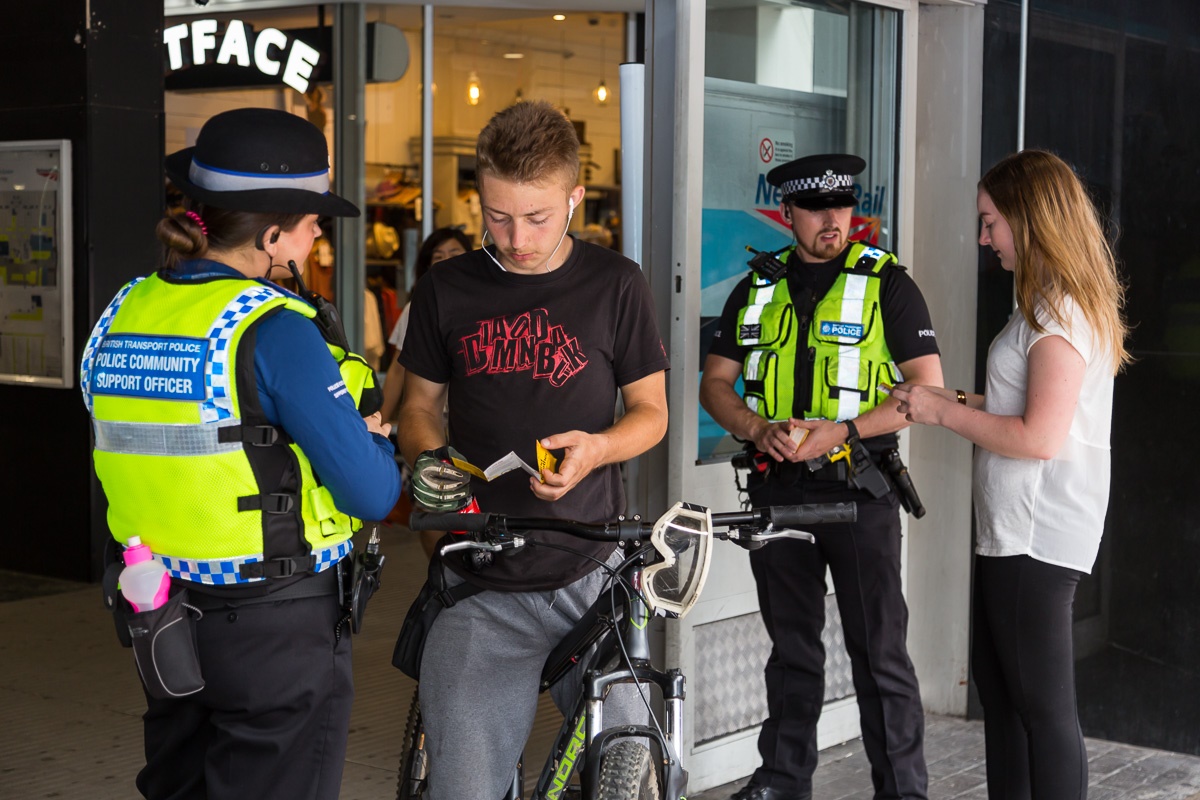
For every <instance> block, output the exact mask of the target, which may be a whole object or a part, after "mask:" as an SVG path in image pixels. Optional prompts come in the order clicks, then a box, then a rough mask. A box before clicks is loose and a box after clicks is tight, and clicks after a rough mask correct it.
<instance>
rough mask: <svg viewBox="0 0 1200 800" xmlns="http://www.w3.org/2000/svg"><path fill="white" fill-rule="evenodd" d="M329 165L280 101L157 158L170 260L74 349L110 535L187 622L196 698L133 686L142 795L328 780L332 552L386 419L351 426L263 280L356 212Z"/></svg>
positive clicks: (386, 470) (296, 324)
mask: <svg viewBox="0 0 1200 800" xmlns="http://www.w3.org/2000/svg"><path fill="white" fill-rule="evenodd" d="M328 158H329V156H328V148H327V146H326V143H325V137H324V135H323V134H322V133H321V132H320V131H319V130H317V129H316V128H315V127H314V126H313V125H312V124H310V123H309V122H308V121H306V120H304V119H302V118H300V117H296V116H294V115H292V114H288V113H286V112H283V111H276V110H268V109H257V108H244V109H238V110H234V111H229V112H225V113H222V114H218V115H217V116H215V117H213V118H212V119H210V120H209V121H208V122H207V123H205V125H204V127H203V128H202V129H201V131H200V134H199V137H198V139H197V142H196V146H195V147H190V148H187V149H185V150H182V151H180V152H178V153H175V154H173V155H171V156H169V157H168V158H167V174H168V176H169V177H170V178H171V180H172V182H173V183H174V184H175V185H176V186H177V187H178V188H179V189H180V190H181V191H182V192H183V193H184V194H186V195H187V196H188V197H189V198H190V204H189V208H188V210H187V211H186V212H184V213H173V214H170V215H168V216H167V218H165V219H164V220H162V221H161V222H160V223H159V225H158V237H159V239H160V240H161V241H162V242H163V243H164V244H165V245H166V246H167V248H168V251H167V258H166V265H165V267H164V268H163V269H162V270H160V271H159V272H157V273H155V274H153V275H150V276H148V277H144V278H136V279H134V280H132V281H130V282H129V283H128V284H126V285H125V287H124V288H122V289H121V291H120V292H118V293H117V296H116V297H115V298H114V299H113V301H112V303H111V304H110V305H109V307H108V308H107V309H106V310H105V312H104V314H103V315H102V317H101V318H100V321H99V322H98V323H97V325H96V327H95V330H94V331H93V333H92V336H91V338H90V339H89V341H88V345H87V349H86V350H85V352H84V357H83V363H82V367H81V385H82V388H83V395H84V400H85V402H86V403H87V406H88V409H89V411H90V412H91V415H92V424H93V430H94V435H95V466H96V473H97V475H98V476H99V478H100V481H101V483H102V484H103V486H104V492H105V494H106V495H107V497H108V503H109V509H108V523H109V527H110V529H111V530H112V534H113V537H114V538H115V539H116V540H117V541H118V542H121V543H124V542H126V541H127V540H128V539H129V537H131V536H139V537H141V540H142V542H143V543H144V544H148V545H149V546H150V548H151V550H152V551H153V552H154V555H155V558H157V559H159V560H160V561H161V562H162V563H163V564H164V565H165V566H166V567H167V568H168V570H169V572H170V575H171V578H172V584H173V586H172V594H173V595H176V596H178V595H180V594H181V593H182V592H181V590H184V591H186V595H187V600H186V602H187V603H188V604H189V605H191V606H195V607H198V608H199V609H200V611H202V612H203V617H202V618H201V619H199V620H198V622H196V623H195V625H196V631H195V641H196V648H197V652H198V659H199V665H200V672H201V674H202V677H203V684H204V686H203V688H202V689H200V690H199V691H195V692H194V693H192V694H188V695H187V696H181V697H167V698H166V699H160V698H157V697H154V696H151V694H150V690H149V689H148V690H147V702H148V706H149V707H148V709H147V711H146V714H145V717H144V721H145V748H146V767H145V768H144V769H143V770H142V771H141V773H140V774H139V775H138V778H137V786H138V789H139V790H140V791H141V792H142V794H143V795H145V796H146V797H148V798H167V797H170V798H183V797H188V798H195V797H220V798H254V799H255V800H261V798H264V797H287V798H334V797H337V795H338V792H339V789H340V786H341V776H342V767H343V763H344V760H345V752H346V738H347V733H348V728H349V719H350V705H351V701H352V699H353V685H352V674H351V665H350V636H349V635H348V632H347V631H346V629H345V627H344V626H343V624H342V621H343V611H342V605H343V604H342V597H341V591H339V585H340V584H341V580H340V579H339V574H340V572H341V569H340V568H339V562H341V561H342V559H344V558H345V557H346V556H347V555H348V554H349V553H350V551H351V550H352V547H353V545H352V542H351V541H350V538H351V534H352V533H353V532H354V531H355V530H357V529H358V528H359V527H360V526H361V523H360V522H359V519H355V518H356V517H357V518H362V519H381V518H382V517H384V516H385V515H386V514H387V513H388V511H389V509H391V507H392V505H393V504H394V503H395V502H396V499H397V497H398V496H399V492H400V476H399V472H398V470H397V467H396V463H395V460H394V456H393V448H392V446H391V444H390V443H389V442H388V439H387V433H388V429H389V426H387V425H381V424H380V420H379V415H378V414H377V413H376V414H373V415H371V416H368V417H366V419H364V418H363V417H362V416H361V414H360V412H359V409H358V408H356V405H355V403H356V399H355V397H354V394H355V391H357V390H359V389H361V385H357V384H356V382H354V381H352V382H351V385H349V386H348V385H347V382H346V381H345V380H343V374H341V373H340V372H339V364H338V361H336V360H335V357H334V354H335V353H336V354H337V355H338V356H341V357H344V356H345V355H346V354H345V353H344V352H343V351H341V350H340V349H339V348H334V347H332V346H330V345H327V343H326V341H325V340H324V339H323V338H322V334H321V332H320V331H319V330H318V327H317V325H315V324H314V323H313V318H314V316H315V313H316V312H315V310H314V308H313V306H312V305H310V304H309V303H307V302H305V301H303V300H301V299H300V298H299V297H297V296H296V295H294V294H292V293H290V292H287V291H285V290H283V289H281V288H280V287H278V286H276V285H274V284H272V283H270V278H271V277H273V276H274V277H287V275H288V267H289V266H291V265H292V264H293V262H295V263H296V264H303V263H304V259H305V257H306V256H307V255H308V254H309V250H310V248H311V247H312V244H313V241H314V239H315V238H316V237H317V236H319V234H320V229H319V228H318V226H317V219H318V216H319V215H334V216H357V215H358V213H359V212H358V209H357V208H356V207H355V206H354V205H353V204H351V203H349V202H347V201H346V200H344V199H342V198H340V197H338V196H336V195H334V194H331V193H330V192H329V162H328ZM347 363H348V364H349V365H353V364H356V363H357V362H354V361H353V357H352V358H351V359H350V361H349V362H347ZM351 372H352V370H346V374H347V375H350V374H351ZM347 563H349V562H347ZM173 599H174V598H173ZM139 616H141V615H139ZM193 616H194V615H193ZM187 618H188V617H186V616H185V617H184V619H185V620H186V619H187ZM343 633H347V635H342V634H343ZM140 658H141V656H140V654H139V664H140V663H141V662H140ZM144 673H145V671H144V669H143V674H144ZM166 677H167V680H168V682H169V680H170V676H166ZM146 684H147V686H148V687H149V686H150V685H151V682H150V681H146ZM159 694H161V692H159Z"/></svg>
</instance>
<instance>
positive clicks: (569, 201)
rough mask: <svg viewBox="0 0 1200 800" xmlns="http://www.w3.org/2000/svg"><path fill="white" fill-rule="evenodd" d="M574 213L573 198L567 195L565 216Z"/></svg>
mask: <svg viewBox="0 0 1200 800" xmlns="http://www.w3.org/2000/svg"><path fill="white" fill-rule="evenodd" d="M574 213H575V198H574V197H568V198H567V216H568V217H570V216H571V215H572V214H574Z"/></svg>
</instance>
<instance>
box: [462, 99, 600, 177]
mask: <svg viewBox="0 0 1200 800" xmlns="http://www.w3.org/2000/svg"><path fill="white" fill-rule="evenodd" d="M475 157H476V165H475V168H476V170H477V172H478V173H480V174H482V175H492V176H494V177H497V178H501V179H503V180H507V181H515V182H516V183H542V182H544V181H548V180H553V179H556V178H563V179H565V180H566V182H567V188H568V189H573V188H575V184H576V183H578V182H579V166H580V165H579V137H578V136H577V135H576V134H575V126H574V125H572V124H571V120H569V119H567V118H566V116H565V115H564V114H563V113H562V112H561V111H559V110H558V109H556V108H555V107H554V106H552V105H550V104H549V103H547V102H546V101H545V100H527V101H524V102H521V103H516V104H514V105H511V106H509V107H508V108H506V109H504V110H503V111H500V112H498V113H497V114H496V115H495V116H494V117H492V118H491V120H490V121H489V122H488V124H487V126H486V127H484V129H483V130H482V131H481V132H480V133H479V139H478V141H477V142H476V144H475Z"/></svg>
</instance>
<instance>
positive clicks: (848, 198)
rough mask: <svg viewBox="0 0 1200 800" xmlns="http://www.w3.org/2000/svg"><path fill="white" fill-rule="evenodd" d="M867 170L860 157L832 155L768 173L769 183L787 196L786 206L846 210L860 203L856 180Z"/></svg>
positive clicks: (792, 164) (813, 158)
mask: <svg viewBox="0 0 1200 800" xmlns="http://www.w3.org/2000/svg"><path fill="white" fill-rule="evenodd" d="M866 168H867V162H866V161H863V160H862V159H861V158H859V157H858V156H852V155H846V154H842V153H829V154H827V155H819V156H805V157H804V158H798V159H796V160H795V161H789V162H788V163H786V164H782V165H780V166H778V167H776V168H775V169H773V170H771V171H770V172H768V173H767V182H768V183H770V184H771V185H772V186H778V187H779V188H780V190H782V192H783V202H785V203H791V204H793V205H797V206H800V207H801V208H810V209H818V208H844V207H847V206H853V205H855V204H857V203H858V200H857V199H855V197H854V176H855V175H857V174H858V173H860V172H862V171H863V170H864V169H866Z"/></svg>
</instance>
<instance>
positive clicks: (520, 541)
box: [441, 536, 525, 555]
mask: <svg viewBox="0 0 1200 800" xmlns="http://www.w3.org/2000/svg"><path fill="white" fill-rule="evenodd" d="M524 546H525V537H524V536H514V537H513V538H512V539H510V540H507V541H503V542H471V541H467V542H454V543H452V544H448V545H446V546H445V547H443V548H442V549H441V554H442V555H446V554H447V553H453V552H455V551H457V550H485V551H487V552H489V553H498V552H500V551H501V550H515V549H516V548H518V547H524Z"/></svg>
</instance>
